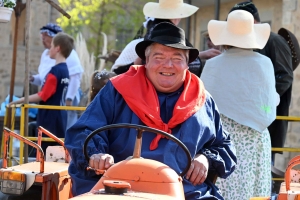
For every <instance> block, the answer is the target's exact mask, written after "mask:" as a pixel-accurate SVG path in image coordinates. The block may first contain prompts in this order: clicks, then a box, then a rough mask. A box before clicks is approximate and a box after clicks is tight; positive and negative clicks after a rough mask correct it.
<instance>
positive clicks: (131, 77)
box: [111, 66, 205, 150]
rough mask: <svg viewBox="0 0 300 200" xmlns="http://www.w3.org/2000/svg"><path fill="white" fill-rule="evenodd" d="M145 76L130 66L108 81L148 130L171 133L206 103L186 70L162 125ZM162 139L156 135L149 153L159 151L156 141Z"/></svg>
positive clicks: (198, 84) (140, 69)
mask: <svg viewBox="0 0 300 200" xmlns="http://www.w3.org/2000/svg"><path fill="white" fill-rule="evenodd" d="M145 72H146V69H145V67H144V66H131V67H130V69H129V70H128V71H127V72H126V73H124V74H122V75H120V76H116V77H113V78H111V82H112V84H113V86H114V87H115V88H116V90H117V91H118V92H119V93H120V94H121V95H122V97H123V98H124V100H125V102H126V103H127V105H128V106H129V108H130V109H131V110H132V111H133V112H134V113H135V114H136V115H137V116H138V117H139V118H140V119H141V120H142V122H144V123H145V124H146V125H147V126H149V127H153V128H156V129H159V130H162V131H165V132H168V133H171V128H174V127H176V126H177V125H178V124H181V123H182V122H184V121H185V120H186V119H188V118H189V117H190V116H192V115H193V114H195V113H196V112H197V111H198V110H199V109H200V108H201V107H202V106H203V104H204V102H205V89H204V86H203V83H202V81H201V80H200V79H199V78H198V77H197V76H195V75H194V74H192V73H191V72H189V71H188V70H187V72H186V78H185V81H184V90H183V92H182V93H181V95H180V97H179V99H178V100H177V102H176V104H175V107H174V110H173V116H172V118H171V119H170V120H169V122H168V123H167V124H165V123H164V122H163V121H162V119H161V118H160V108H159V102H158V97H157V93H156V90H155V88H154V86H153V85H152V83H151V82H150V80H149V79H148V78H147V77H146V73H145ZM161 137H162V136H161V135H157V136H156V137H155V138H154V139H153V141H152V142H151V144H150V150H154V149H156V148H157V147H158V141H159V140H160V138H161Z"/></svg>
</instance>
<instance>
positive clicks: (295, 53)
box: [278, 28, 300, 70]
mask: <svg viewBox="0 0 300 200" xmlns="http://www.w3.org/2000/svg"><path fill="white" fill-rule="evenodd" d="M278 34H279V35H280V36H282V37H283V38H284V39H285V40H286V41H287V43H288V45H289V47H290V49H291V52H292V60H293V63H292V65H293V70H295V69H296V68H297V67H298V65H299V63H300V46H299V42H298V40H297V38H296V37H295V35H294V34H293V33H292V32H290V31H289V30H287V29H285V28H281V29H279V30H278Z"/></svg>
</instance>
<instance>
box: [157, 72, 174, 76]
mask: <svg viewBox="0 0 300 200" xmlns="http://www.w3.org/2000/svg"><path fill="white" fill-rule="evenodd" d="M159 74H160V75H163V76H173V75H174V73H166V72H159Z"/></svg>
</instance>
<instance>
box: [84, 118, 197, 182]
mask: <svg viewBox="0 0 300 200" xmlns="http://www.w3.org/2000/svg"><path fill="white" fill-rule="evenodd" d="M115 128H134V129H136V130H137V131H138V134H137V139H136V144H135V150H134V155H137V156H133V157H134V158H139V157H140V152H141V147H142V145H141V139H142V133H143V132H145V131H147V132H152V133H155V134H159V135H162V136H164V137H166V138H167V139H169V140H172V141H173V142H175V143H176V144H178V146H180V147H181V148H182V149H183V151H184V153H185V155H186V156H187V158H188V162H187V164H186V167H185V168H184V170H183V171H182V172H181V173H180V174H179V176H182V177H183V176H184V175H185V174H186V173H187V172H188V170H189V168H190V165H191V163H192V157H191V154H190V152H189V150H188V148H187V147H186V146H185V145H184V144H183V143H182V142H181V141H180V140H179V139H177V138H176V137H174V136H173V135H171V134H169V133H166V132H164V131H161V130H158V129H155V128H150V127H147V126H142V125H135V124H126V123H124V124H111V125H106V126H103V127H101V128H98V129H96V130H94V131H93V132H92V133H90V134H89V135H88V136H87V138H86V139H85V141H84V145H83V152H84V156H85V159H86V160H87V161H88V162H89V161H90V157H89V156H88V153H87V145H88V143H89V141H90V139H91V138H92V137H93V136H94V135H95V134H97V133H100V132H102V131H107V130H110V129H115ZM138 140H139V141H140V143H139V144H138V145H137V141H138Z"/></svg>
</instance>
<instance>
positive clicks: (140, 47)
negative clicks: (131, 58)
mask: <svg viewBox="0 0 300 200" xmlns="http://www.w3.org/2000/svg"><path fill="white" fill-rule="evenodd" d="M152 43H158V44H161V45H164V46H167V47H172V48H175V49H183V50H189V60H188V63H191V62H193V61H194V60H195V59H196V58H197V57H198V56H199V51H198V49H195V48H192V47H187V46H184V45H182V44H180V43H176V44H165V42H163V41H162V42H160V41H151V40H146V41H142V42H140V43H138V44H137V45H136V46H135V52H136V54H137V55H138V56H139V57H140V58H141V59H143V60H146V56H145V50H146V48H147V47H148V46H149V45H151V44H152Z"/></svg>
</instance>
